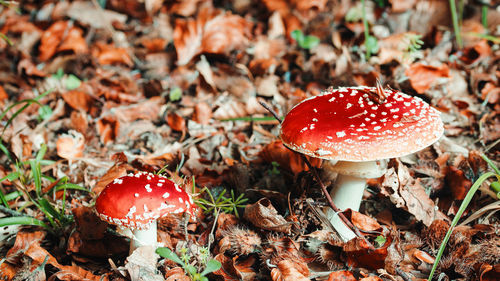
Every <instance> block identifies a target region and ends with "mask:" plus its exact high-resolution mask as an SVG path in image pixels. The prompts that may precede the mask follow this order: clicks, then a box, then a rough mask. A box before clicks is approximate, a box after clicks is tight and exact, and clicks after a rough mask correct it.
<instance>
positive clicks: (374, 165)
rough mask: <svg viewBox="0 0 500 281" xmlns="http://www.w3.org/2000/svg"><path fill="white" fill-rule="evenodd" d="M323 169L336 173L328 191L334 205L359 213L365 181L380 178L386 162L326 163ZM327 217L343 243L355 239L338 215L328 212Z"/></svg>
mask: <svg viewBox="0 0 500 281" xmlns="http://www.w3.org/2000/svg"><path fill="white" fill-rule="evenodd" d="M324 168H325V170H330V171H333V172H336V173H338V176H337V180H336V182H335V187H334V188H333V189H332V190H331V191H330V196H331V197H332V200H333V202H334V203H335V205H336V206H337V207H338V208H339V209H341V210H345V209H347V208H349V209H351V210H353V211H359V206H360V204H361V200H362V198H363V192H364V190H365V187H366V179H367V178H378V177H381V176H382V175H383V174H384V172H385V170H386V168H387V161H385V160H380V161H366V162H348V161H338V162H337V163H336V164H334V163H329V162H326V163H325V166H324ZM327 217H328V219H329V220H330V222H331V223H332V225H333V227H334V228H335V230H337V232H338V234H339V236H340V237H341V238H342V239H343V240H344V241H349V240H351V239H353V238H354V237H356V235H355V234H354V233H353V232H352V230H350V229H349V228H347V227H346V226H345V224H344V223H342V221H341V220H340V218H339V217H338V214H336V213H335V212H333V211H332V210H328V211H327Z"/></svg>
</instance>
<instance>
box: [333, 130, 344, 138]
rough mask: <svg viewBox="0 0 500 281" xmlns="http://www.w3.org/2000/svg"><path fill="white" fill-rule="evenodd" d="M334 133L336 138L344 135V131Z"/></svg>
mask: <svg viewBox="0 0 500 281" xmlns="http://www.w3.org/2000/svg"><path fill="white" fill-rule="evenodd" d="M335 134H336V135H337V137H338V138H342V137H345V132H344V131H340V132H336V133H335Z"/></svg>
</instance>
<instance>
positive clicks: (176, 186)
mask: <svg viewBox="0 0 500 281" xmlns="http://www.w3.org/2000/svg"><path fill="white" fill-rule="evenodd" d="M174 187H175V190H177V191H179V192H182V189H181V188H180V187H179V186H178V185H177V184H174Z"/></svg>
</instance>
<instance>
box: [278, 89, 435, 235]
mask: <svg viewBox="0 0 500 281" xmlns="http://www.w3.org/2000/svg"><path fill="white" fill-rule="evenodd" d="M382 91H383V92H382ZM443 131H444V129H443V123H442V121H441V118H440V113H439V112H438V111H437V110H435V109H434V108H432V107H430V106H429V105H428V104H427V103H425V102H424V101H422V100H421V99H419V98H414V97H411V96H408V95H406V94H404V93H401V92H399V91H396V90H393V89H382V88H381V87H378V88H371V87H349V88H339V89H332V88H331V89H328V90H327V91H326V92H324V93H323V94H322V95H319V96H314V97H311V98H309V99H306V100H304V101H302V102H301V103H299V104H297V105H296V106H295V107H294V108H292V110H290V112H289V113H288V114H287V115H286V117H285V120H284V121H283V122H282V123H281V129H280V136H281V139H282V140H283V144H284V145H285V146H287V147H289V148H290V149H292V150H295V151H298V152H300V153H303V154H306V155H309V156H313V157H317V158H322V159H328V160H332V161H335V163H326V165H328V166H330V168H331V170H333V171H334V172H336V173H338V174H339V176H338V179H337V183H336V187H335V188H334V190H332V191H331V195H332V199H333V201H334V203H335V204H336V205H337V207H339V208H340V209H345V208H351V209H353V210H358V209H359V205H360V203H361V198H362V196H363V191H364V188H365V186H366V178H377V177H380V176H382V175H383V173H384V171H385V169H386V161H385V159H388V158H394V157H401V156H404V155H407V154H411V153H414V152H417V151H419V150H421V149H424V148H425V147H427V146H429V145H431V144H432V143H434V142H435V141H437V140H438V139H439V138H440V137H441V135H442V134H443ZM337 161H338V162H337ZM334 217H336V216H334ZM332 224H333V225H334V226H335V227H336V229H337V230H339V229H340V228H345V226H344V225H343V224H342V223H341V222H340V220H339V219H338V217H336V218H334V219H332ZM345 229H347V228H345ZM339 232H340V235H341V236H342V237H343V238H344V239H345V240H346V241H347V240H350V238H353V237H354V235H353V233H352V232H350V231H339ZM342 232H344V233H342Z"/></svg>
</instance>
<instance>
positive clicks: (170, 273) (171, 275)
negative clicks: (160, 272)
mask: <svg viewBox="0 0 500 281" xmlns="http://www.w3.org/2000/svg"><path fill="white" fill-rule="evenodd" d="M165 280H166V281H191V278H189V276H187V275H186V273H185V272H184V269H182V267H174V268H172V269H168V270H166V272H165Z"/></svg>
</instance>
